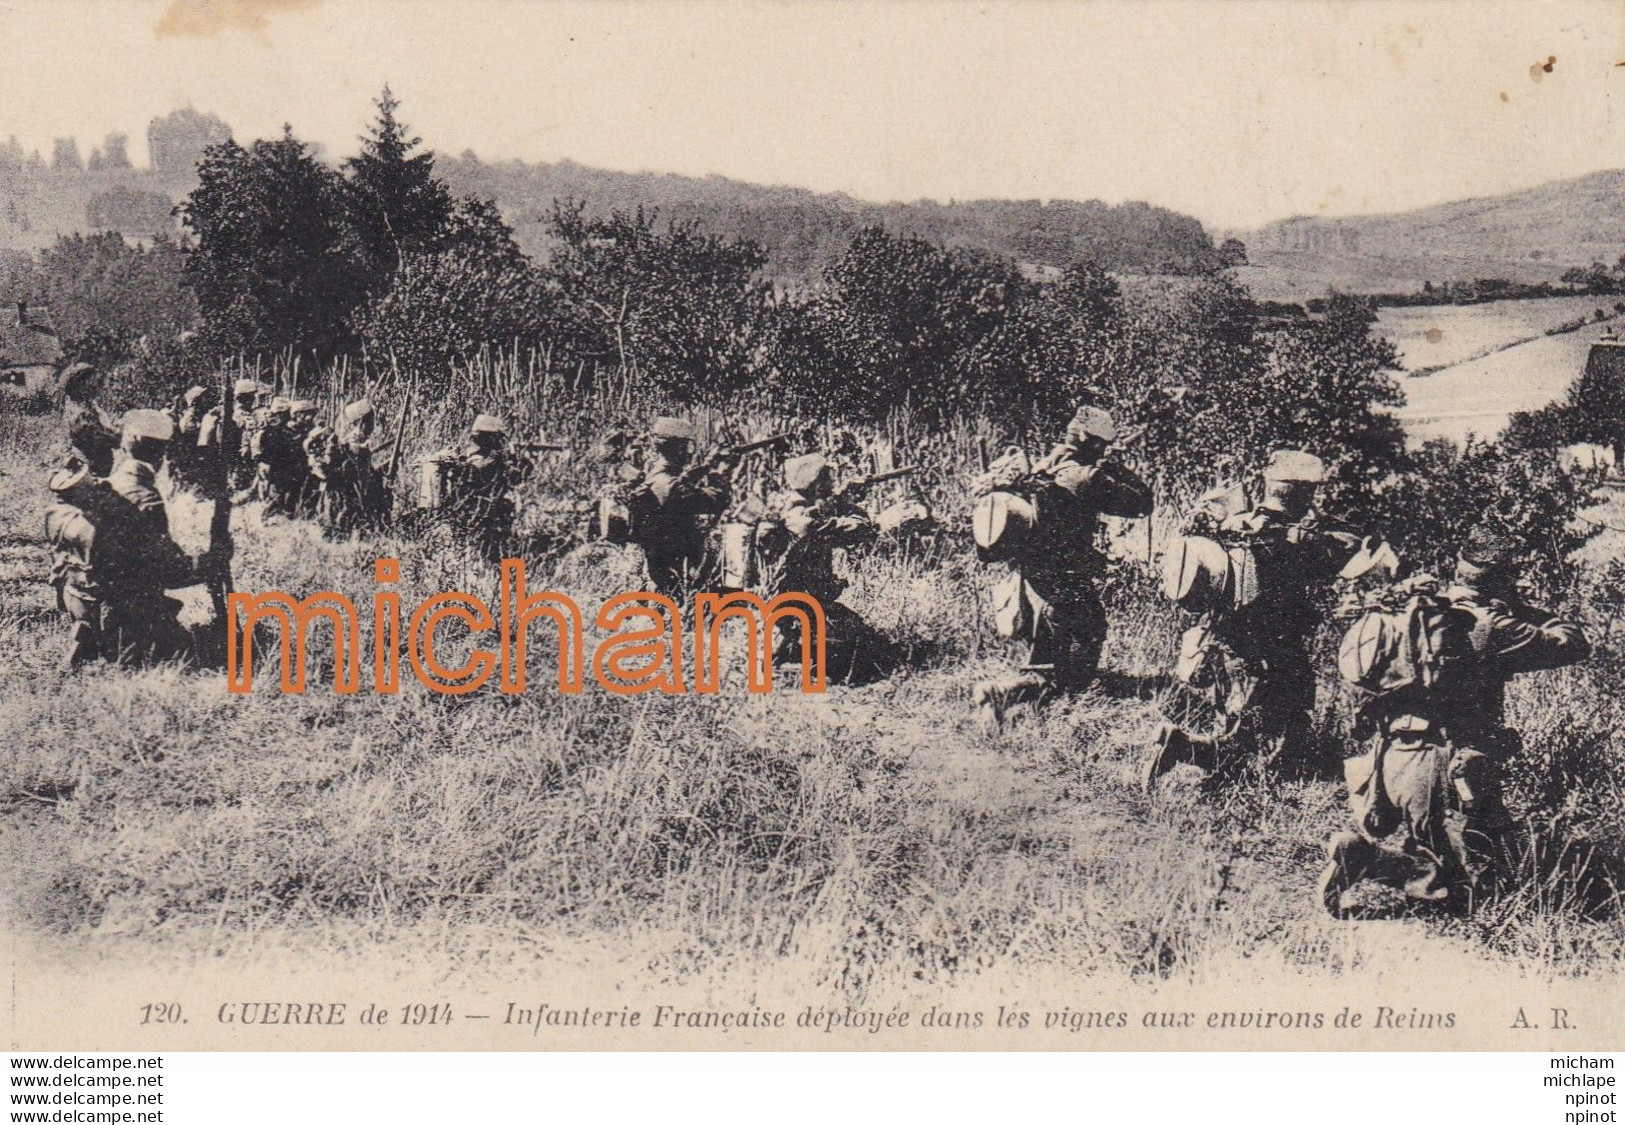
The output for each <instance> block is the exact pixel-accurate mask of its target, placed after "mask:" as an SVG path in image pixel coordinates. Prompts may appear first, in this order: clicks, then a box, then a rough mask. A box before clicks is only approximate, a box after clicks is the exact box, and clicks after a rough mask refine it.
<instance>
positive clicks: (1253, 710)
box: [1141, 449, 1360, 793]
mask: <svg viewBox="0 0 1625 1125" xmlns="http://www.w3.org/2000/svg"><path fill="white" fill-rule="evenodd" d="M1324 479H1325V466H1324V464H1323V463H1322V462H1321V460H1320V458H1318V457H1316V456H1314V455H1313V454H1311V453H1305V452H1303V451H1301V450H1295V449H1282V450H1277V451H1276V452H1275V453H1274V454H1273V455H1271V457H1270V461H1269V465H1268V467H1267V468H1266V469H1265V470H1264V498H1263V500H1262V501H1261V502H1260V503H1258V504H1257V505H1256V506H1255V507H1253V508H1251V509H1250V510H1247V511H1244V512H1240V513H1238V514H1235V515H1230V516H1227V517H1224V518H1222V519H1219V518H1218V515H1220V513H1206V512H1199V513H1197V516H1196V519H1197V520H1199V521H1201V522H1202V524H1203V525H1204V526H1202V527H1201V528H1200V529H1198V530H1199V532H1207V531H1211V532H1212V535H1213V539H1212V540H1208V543H1209V544H1210V545H1211V544H1212V543H1213V541H1214V540H1216V541H1217V545H1218V546H1220V547H1223V548H1226V549H1227V550H1228V555H1226V556H1224V557H1223V564H1224V565H1225V566H1226V567H1227V568H1228V569H1229V571H1230V573H1228V574H1227V575H1225V576H1224V577H1223V578H1222V579H1221V580H1219V581H1218V582H1217V583H1216V584H1217V585H1220V586H1222V587H1223V590H1222V593H1221V594H1220V596H1218V597H1216V598H1214V599H1211V600H1210V601H1209V602H1208V603H1207V604H1204V605H1201V606H1198V607H1194V608H1196V609H1197V610H1198V611H1199V619H1198V621H1197V623H1196V624H1195V625H1194V626H1193V627H1192V628H1190V629H1189V630H1187V631H1186V633H1185V637H1184V640H1183V642H1182V644H1181V646H1180V648H1181V652H1180V664H1179V667H1178V668H1176V669H1175V673H1174V678H1175V680H1176V681H1178V686H1179V691H1180V695H1179V697H1178V698H1179V699H1180V701H1181V702H1183V703H1184V704H1186V705H1187V706H1186V708H1185V709H1186V710H1187V711H1188V710H1191V709H1192V707H1191V705H1194V706H1195V709H1197V710H1202V711H1208V712H1211V713H1212V715H1213V717H1214V722H1215V726H1214V727H1213V729H1212V730H1211V731H1208V732H1204V733H1200V734H1193V733H1192V732H1190V731H1188V730H1186V729H1185V727H1184V726H1183V725H1180V724H1176V723H1174V722H1172V721H1170V722H1166V723H1164V724H1163V726H1162V730H1161V732H1160V733H1159V735H1158V738H1157V742H1156V744H1155V745H1154V746H1153V747H1152V748H1151V751H1150V752H1149V753H1148V754H1147V755H1146V758H1145V762H1144V765H1143V768H1142V771H1141V783H1142V786H1143V787H1144V789H1145V790H1146V791H1147V792H1148V793H1149V792H1150V791H1151V790H1152V789H1153V788H1154V787H1155V785H1156V782H1157V779H1158V778H1160V777H1161V776H1162V775H1163V774H1165V773H1167V772H1168V771H1169V770H1171V769H1173V768H1174V767H1175V766H1177V765H1181V764H1185V765H1195V766H1198V767H1200V768H1202V769H1204V770H1207V771H1208V772H1210V773H1213V772H1217V771H1221V770H1224V769H1228V768H1232V767H1235V766H1237V765H1240V764H1242V763H1244V762H1246V761H1248V760H1249V759H1250V758H1251V757H1253V756H1261V757H1262V758H1263V759H1264V761H1265V762H1266V763H1275V762H1280V763H1281V764H1290V765H1295V766H1299V767H1301V766H1303V765H1306V764H1308V756H1309V753H1310V729H1311V727H1310V719H1311V715H1312V713H1313V710H1314V703H1315V673H1314V668H1313V666H1312V664H1311V661H1310V646H1311V644H1312V643H1313V642H1314V638H1315V633H1316V631H1317V630H1318V628H1319V626H1320V622H1321V617H1322V613H1321V608H1320V605H1319V604H1318V603H1319V599H1320V596H1321V594H1322V593H1323V592H1324V591H1325V590H1326V589H1327V588H1328V587H1329V586H1330V584H1331V582H1332V580H1333V579H1334V578H1335V577H1336V576H1337V573H1338V572H1339V571H1340V570H1342V569H1343V567H1344V566H1345V565H1346V564H1347V563H1348V561H1349V560H1350V558H1352V557H1353V555H1354V554H1355V552H1356V551H1357V550H1358V549H1359V546H1360V543H1359V540H1358V539H1356V538H1355V537H1354V536H1352V535H1349V534H1347V533H1346V532H1342V531H1336V530H1331V529H1329V528H1327V527H1326V525H1325V523H1324V521H1322V520H1321V519H1320V517H1319V516H1318V514H1317V513H1316V512H1315V510H1314V504H1315V497H1316V493H1317V490H1318V489H1319V487H1320V484H1321V482H1322V481H1323V480H1324ZM1215 524H1216V525H1217V526H1216V527H1215V526H1214V525H1215ZM1198 538H1199V539H1200V538H1202V537H1201V536H1200V535H1199V536H1198ZM1179 546H1180V545H1179V544H1176V549H1178V547H1179ZM1168 592H1169V593H1170V595H1171V596H1174V597H1176V598H1178V597H1181V596H1183V591H1182V590H1180V591H1176V590H1169V591H1168Z"/></svg>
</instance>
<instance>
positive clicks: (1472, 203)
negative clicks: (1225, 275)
mask: <svg viewBox="0 0 1625 1125" xmlns="http://www.w3.org/2000/svg"><path fill="white" fill-rule="evenodd" d="M1239 237H1240V238H1241V239H1242V241H1244V242H1245V243H1246V244H1247V253H1248V258H1249V259H1250V261H1251V262H1252V267H1251V268H1249V269H1246V270H1243V271H1242V276H1243V277H1244V279H1245V280H1247V282H1248V283H1249V284H1250V285H1252V286H1253V288H1254V290H1255V292H1257V293H1258V295H1259V296H1261V297H1268V298H1276V299H1295V298H1300V297H1304V296H1315V295H1319V294H1320V293H1322V292H1324V291H1325V289H1326V288H1327V287H1328V286H1333V285H1335V286H1336V287H1338V288H1340V289H1344V290H1349V291H1353V292H1367V293H1369V292H1378V291H1384V290H1387V291H1405V290H1414V289H1418V288H1420V287H1421V285H1422V283H1423V282H1425V281H1432V282H1434V283H1435V284H1438V283H1440V282H1443V281H1467V280H1471V279H1473V278H1480V277H1503V278H1507V279H1509V280H1512V281H1522V282H1541V281H1549V282H1556V281H1558V280H1559V279H1560V277H1561V275H1562V273H1563V271H1564V270H1566V269H1568V268H1569V267H1571V266H1586V265H1589V264H1590V263H1592V262H1593V261H1603V262H1607V263H1610V264H1612V263H1613V262H1614V261H1616V260H1617V259H1618V258H1619V256H1620V255H1621V254H1622V253H1625V171H1610V172H1597V173H1594V174H1592V175H1589V176H1582V177H1580V178H1579V179H1574V180H1559V181H1557V182H1555V183H1550V184H1542V185H1541V186H1540V187H1535V188H1530V189H1528V190H1526V191H1519V192H1514V193H1512V194H1509V195H1499V196H1492V197H1489V198H1486V199H1466V200H1462V201H1460V202H1457V203H1445V204H1440V205H1439V206H1436V207H1425V208H1422V209H1421V210H1417V211H1405V212H1401V213H1398V214H1392V215H1371V216H1362V217H1354V218H1337V219H1322V218H1293V219H1286V220H1284V221H1282V222H1278V223H1271V224H1270V225H1268V226H1266V227H1264V228H1262V229H1261V230H1257V231H1253V232H1251V233H1244V234H1241V235H1240V236H1239Z"/></svg>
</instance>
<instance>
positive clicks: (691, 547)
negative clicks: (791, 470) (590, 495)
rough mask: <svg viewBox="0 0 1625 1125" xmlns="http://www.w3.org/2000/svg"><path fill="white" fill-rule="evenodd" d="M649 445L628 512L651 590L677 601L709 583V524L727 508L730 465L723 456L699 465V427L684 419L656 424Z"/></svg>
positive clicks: (630, 495) (714, 457) (629, 501)
mask: <svg viewBox="0 0 1625 1125" xmlns="http://www.w3.org/2000/svg"><path fill="white" fill-rule="evenodd" d="M649 441H650V446H651V451H650V455H649V460H648V463H647V465H645V467H644V470H643V475H642V477H641V479H639V480H638V481H637V482H636V483H635V484H633V485H632V486H631V488H630V489H629V492H628V496H627V502H626V503H627V510H628V512H629V514H630V517H631V526H632V528H633V538H634V541H635V542H636V543H637V544H638V545H639V546H640V547H642V548H643V554H644V558H645V560H646V563H647V566H648V569H649V581H650V584H651V585H652V586H653V587H654V590H655V592H656V593H660V594H665V595H666V596H668V597H674V596H676V595H678V594H680V593H681V592H682V591H683V589H684V587H685V585H687V586H694V585H698V584H701V583H703V582H704V581H705V580H706V578H707V575H706V571H707V569H708V568H707V552H706V531H707V526H706V524H707V521H708V520H709V519H711V518H712V517H715V516H718V515H720V514H721V513H722V512H723V511H724V510H725V509H726V508H727V507H728V502H729V498H730V496H731V494H732V488H731V486H730V484H729V479H728V473H729V469H730V468H731V461H730V458H729V457H728V456H727V454H726V452H724V453H722V454H719V455H717V456H713V457H711V458H709V459H707V460H705V461H703V462H695V461H694V460H693V458H694V426H693V424H692V423H690V422H687V421H684V420H683V419H681V418H657V419H655V424H654V426H653V427H651V428H650V430H649Z"/></svg>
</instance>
